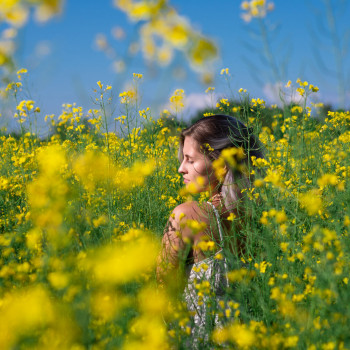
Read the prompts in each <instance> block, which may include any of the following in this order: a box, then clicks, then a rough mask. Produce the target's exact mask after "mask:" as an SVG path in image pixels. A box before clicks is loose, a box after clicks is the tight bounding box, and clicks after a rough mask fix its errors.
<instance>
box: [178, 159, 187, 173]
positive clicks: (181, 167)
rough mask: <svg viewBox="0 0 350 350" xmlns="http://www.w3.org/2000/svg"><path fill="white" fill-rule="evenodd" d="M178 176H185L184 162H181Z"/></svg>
mask: <svg viewBox="0 0 350 350" xmlns="http://www.w3.org/2000/svg"><path fill="white" fill-rule="evenodd" d="M177 171H178V172H179V173H180V174H185V173H186V169H185V166H184V162H183V161H182V163H181V164H180V166H179V169H178V170H177Z"/></svg>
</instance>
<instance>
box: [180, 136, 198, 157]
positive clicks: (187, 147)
mask: <svg viewBox="0 0 350 350" xmlns="http://www.w3.org/2000/svg"><path fill="white" fill-rule="evenodd" d="M183 152H184V154H185V153H186V154H189V155H190V154H196V153H198V152H199V144H198V142H197V141H196V140H195V139H194V138H192V137H191V136H186V137H185V140H184V147H183Z"/></svg>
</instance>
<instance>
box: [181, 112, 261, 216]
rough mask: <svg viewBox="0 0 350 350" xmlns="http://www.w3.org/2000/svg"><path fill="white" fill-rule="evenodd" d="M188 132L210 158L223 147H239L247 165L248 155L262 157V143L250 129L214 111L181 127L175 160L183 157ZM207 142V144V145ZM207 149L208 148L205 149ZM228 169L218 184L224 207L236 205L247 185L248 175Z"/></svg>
mask: <svg viewBox="0 0 350 350" xmlns="http://www.w3.org/2000/svg"><path fill="white" fill-rule="evenodd" d="M186 136H191V137H192V138H193V139H194V140H195V141H196V142H197V143H198V144H199V146H200V149H202V150H206V151H205V154H206V155H207V156H208V158H209V159H210V160H211V161H214V160H215V159H218V158H219V156H220V154H221V152H222V150H224V149H225V148H231V147H236V148H242V149H243V150H244V153H245V155H246V158H245V159H244V160H243V161H242V162H243V163H245V164H246V165H250V162H251V157H252V156H254V157H256V158H264V153H263V149H262V144H261V142H260V141H259V139H258V138H257V137H256V136H255V135H254V134H253V130H252V129H251V128H248V127H247V126H245V125H244V124H243V123H242V122H241V121H239V120H238V119H236V118H234V117H231V116H228V115H223V114H216V115H212V116H209V117H204V118H202V119H199V120H198V121H197V122H195V123H194V124H193V125H192V126H190V127H188V128H186V129H184V130H182V132H181V135H180V147H179V160H180V162H182V160H183V146H184V142H185V137H186ZM208 146H209V147H208ZM208 149H209V150H208ZM227 168H228V171H227V173H226V176H225V178H224V181H223V183H222V184H221V189H220V191H221V194H222V196H223V199H224V202H225V206H226V208H227V209H228V210H232V209H233V208H236V209H238V208H237V206H238V205H239V201H240V199H241V197H242V194H241V190H242V189H243V188H248V187H250V178H249V175H246V174H243V173H242V172H237V171H232V169H230V167H227Z"/></svg>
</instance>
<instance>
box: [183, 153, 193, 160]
mask: <svg viewBox="0 0 350 350" xmlns="http://www.w3.org/2000/svg"><path fill="white" fill-rule="evenodd" d="M184 156H185V157H186V158H192V159H193V157H192V156H190V155H189V154H184Z"/></svg>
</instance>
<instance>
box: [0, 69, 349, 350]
mask: <svg viewBox="0 0 350 350" xmlns="http://www.w3.org/2000/svg"><path fill="white" fill-rule="evenodd" d="M25 73H26V72H25V70H21V71H20V72H19V73H18V79H17V81H14V82H13V83H10V84H9V85H8V87H7V92H8V93H9V94H14V95H15V96H16V97H17V101H18V103H17V105H16V106H15V107H14V109H15V110H14V116H15V118H16V119H17V121H18V123H19V125H20V130H21V131H20V133H18V134H16V135H12V136H11V134H9V133H6V132H2V134H1V136H0V152H1V160H0V247H1V248H0V249H1V250H0V251H1V258H0V261H1V265H0V348H1V349H28V348H36V349H41V348H42V349H48V348H49V349H56V348H57V349H112V348H122V349H143V348H144V349H167V348H191V346H190V345H189V344H191V341H193V339H192V340H191V328H192V327H193V325H192V323H191V315H189V314H188V311H187V310H186V307H185V305H184V304H183V302H182V301H181V298H180V296H181V291H179V290H175V289H174V288H168V289H164V288H159V287H158V286H157V283H156V281H155V268H156V260H157V255H158V253H159V249H160V240H161V237H162V232H163V229H164V227H165V225H166V222H167V220H168V218H169V215H170V213H171V211H172V209H173V208H174V207H175V206H176V205H177V204H179V203H181V202H183V201H185V200H191V199H195V200H199V201H201V200H203V199H205V198H206V196H207V194H206V193H199V194H198V193H196V191H195V189H194V188H191V187H190V188H187V189H184V188H183V183H182V179H181V177H180V175H179V174H178V173H177V168H178V160H177V149H178V135H179V131H180V130H181V127H182V126H183V125H180V124H179V122H177V121H176V119H174V118H172V116H171V115H170V113H169V112H164V113H163V114H162V115H161V116H160V117H159V116H152V113H151V111H150V110H149V109H148V108H146V109H141V108H142V107H140V106H139V104H138V95H137V91H138V90H137V89H134V90H130V91H125V92H124V93H122V94H120V101H119V103H120V108H121V109H122V110H123V111H124V114H123V115H121V116H118V117H115V119H114V123H115V130H114V131H111V125H108V118H107V112H108V108H107V106H108V104H109V103H110V101H111V100H110V93H111V91H112V90H113V88H112V87H110V86H104V85H103V84H102V83H101V82H98V85H97V88H96V96H95V100H96V109H94V110H90V111H84V110H83V109H82V108H81V107H78V106H76V105H65V106H64V109H63V111H62V114H61V115H60V116H58V118H55V117H53V116H49V117H47V120H46V122H47V124H48V126H49V127H50V130H51V132H50V135H49V136H48V137H46V138H40V137H39V136H38V134H36V132H35V125H36V118H37V115H38V114H39V113H40V107H39V106H36V103H35V102H34V101H30V100H20V99H19V97H20V96H21V85H22V84H21V79H22V77H21V75H23V74H25ZM226 73H227V72H226ZM223 74H225V70H223ZM141 79H142V75H141V74H134V76H133V81H134V84H135V85H134V86H138V84H139V82H140V80H141ZM296 84H297V88H296V89H295V91H296V93H297V94H299V95H300V98H301V102H302V103H301V104H300V105H297V104H295V105H290V106H285V107H284V108H282V109H281V108H278V107H277V106H272V107H265V103H264V101H262V100H261V99H259V98H253V99H252V98H249V96H248V94H247V92H246V91H244V90H240V92H239V93H237V94H238V96H239V98H240V105H239V107H237V106H234V107H233V106H232V103H231V102H230V101H228V100H225V99H221V100H220V101H218V104H217V110H219V111H220V113H226V114H231V115H233V116H235V117H237V118H240V119H241V120H242V121H244V122H245V123H246V124H247V125H248V126H249V127H252V128H253V129H254V132H255V133H256V134H258V135H259V137H260V140H261V141H262V142H263V144H264V146H265V148H266V152H265V153H266V159H265V160H253V165H254V168H252V169H250V171H251V174H255V175H256V177H255V181H254V184H253V187H252V188H250V189H249V190H248V191H247V193H246V203H245V204H246V210H245V213H246V214H247V217H246V218H245V221H244V222H245V224H244V225H243V226H242V227H241V228H240V230H239V231H238V230H235V227H237V226H236V225H235V222H236V220H238V219H239V218H235V217H232V218H231V220H232V232H231V234H232V235H233V236H234V237H244V242H245V249H244V251H245V253H244V255H243V256H242V255H240V256H238V255H235V254H233V253H232V252H230V251H228V250H225V249H224V254H225V256H226V257H227V260H228V265H229V272H228V278H229V281H230V286H229V288H228V289H227V290H226V291H225V293H226V294H225V298H226V301H225V302H222V303H221V304H220V308H219V309H218V310H211V311H212V312H214V313H215V314H218V315H219V318H220V319H221V321H222V323H223V326H222V327H220V328H215V327H212V328H208V330H207V334H208V339H209V340H207V341H205V343H203V344H201V348H203V349H204V348H217V349H220V348H225V349H226V348H232V349H284V348H288V349H289V348H290V349H291V348H297V349H309V350H313V349H327V350H328V349H346V348H350V337H349V329H350V311H349V308H348V307H347V306H348V304H349V303H350V291H349V270H350V255H349V254H350V239H349V228H350V209H349V200H350V189H349V177H350V157H349V155H350V154H349V152H350V151H349V149H350V148H349V145H350V128H349V125H350V113H349V112H342V111H339V112H331V111H330V112H328V115H327V117H326V118H325V119H324V120H321V119H320V118H317V107H316V106H312V107H308V104H307V103H306V102H307V100H306V99H307V98H308V95H309V94H311V93H317V88H316V87H314V86H312V85H309V84H308V83H307V82H302V81H300V80H298V81H297V83H296ZM287 85H290V83H289V84H287ZM289 88H290V89H293V87H291V86H290V87H289ZM212 89H213V88H211V89H208V93H210V91H211V90H212ZM182 97H183V91H181V90H179V91H176V92H175V94H174V96H173V97H172V98H171V102H172V104H173V107H174V111H178V110H179V109H181V108H182V103H183V98H182ZM213 112H214V111H213ZM267 115H270V116H272V117H271V118H270V121H269V122H267V117H266V116H267ZM231 156H232V154H231ZM223 157H224V158H225V157H226V158H225V159H224V160H225V161H226V162H228V163H229V164H231V163H230V154H225V155H223ZM257 174H260V175H257ZM191 225H192V226H193V230H196V229H197V228H198V226H200V223H194V222H192V223H191ZM209 243H210V242H209ZM209 243H208V242H203V247H202V249H204V250H205V249H208V250H210V249H211V245H210V244H209ZM205 247H206V248H205ZM202 268H204V269H205V264H203V266H202ZM196 288H197V289H198V293H199V295H200V296H202V297H204V296H206V297H208V298H209V300H210V297H215V296H212V295H211V291H210V286H209V285H207V284H205V283H204V282H203V283H198V285H197V286H196ZM208 298H206V299H205V300H208ZM208 308H209V309H210V305H208ZM198 341H199V342H201V340H200V339H199V340H198Z"/></svg>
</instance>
